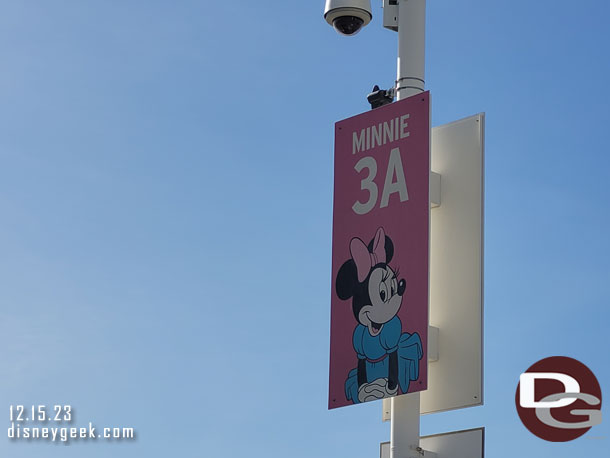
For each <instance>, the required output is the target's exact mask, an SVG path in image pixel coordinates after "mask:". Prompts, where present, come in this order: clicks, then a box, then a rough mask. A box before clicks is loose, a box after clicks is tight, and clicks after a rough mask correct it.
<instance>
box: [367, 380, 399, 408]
mask: <svg viewBox="0 0 610 458" xmlns="http://www.w3.org/2000/svg"><path fill="white" fill-rule="evenodd" d="M396 393H398V385H396V386H395V387H394V389H393V390H390V389H389V388H388V379H387V378H378V379H377V380H373V381H372V382H371V383H365V384H364V385H362V386H361V387H360V388H358V400H359V401H360V402H367V401H374V400H375V399H383V398H387V397H390V396H395V395H396Z"/></svg>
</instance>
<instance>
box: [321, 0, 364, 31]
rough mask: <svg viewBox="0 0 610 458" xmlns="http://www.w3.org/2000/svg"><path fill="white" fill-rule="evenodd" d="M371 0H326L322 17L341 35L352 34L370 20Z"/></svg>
mask: <svg viewBox="0 0 610 458" xmlns="http://www.w3.org/2000/svg"><path fill="white" fill-rule="evenodd" d="M372 18H373V14H372V13H371V0H326V7H325V8H324V19H326V22H328V23H329V24H330V25H332V26H333V27H334V29H335V30H336V31H337V32H339V33H340V34H341V35H354V34H356V33H358V31H360V29H361V28H362V27H364V26H365V25H367V24H368V23H369V22H371V19H372Z"/></svg>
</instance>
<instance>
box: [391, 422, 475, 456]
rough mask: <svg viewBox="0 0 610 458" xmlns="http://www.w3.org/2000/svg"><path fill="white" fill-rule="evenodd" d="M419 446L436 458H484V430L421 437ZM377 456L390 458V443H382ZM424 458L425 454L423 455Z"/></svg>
mask: <svg viewBox="0 0 610 458" xmlns="http://www.w3.org/2000/svg"><path fill="white" fill-rule="evenodd" d="M419 446H420V447H421V448H422V449H424V450H425V451H426V452H432V453H435V454H436V458H483V457H484V456H485V428H477V429H469V430H466V431H456V432H451V433H444V434H435V435H433V436H425V437H422V438H421V439H420V441H419ZM379 456H380V457H381V458H390V443H389V442H383V443H382V444H381V447H380V453H379ZM423 456H424V458H425V456H426V453H424V455H423Z"/></svg>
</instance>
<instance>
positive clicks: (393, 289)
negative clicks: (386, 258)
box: [390, 278, 398, 296]
mask: <svg viewBox="0 0 610 458" xmlns="http://www.w3.org/2000/svg"><path fill="white" fill-rule="evenodd" d="M397 289H398V287H397V286H396V279H395V278H393V279H392V286H391V287H390V291H392V296H393V295H394V294H396V290H397Z"/></svg>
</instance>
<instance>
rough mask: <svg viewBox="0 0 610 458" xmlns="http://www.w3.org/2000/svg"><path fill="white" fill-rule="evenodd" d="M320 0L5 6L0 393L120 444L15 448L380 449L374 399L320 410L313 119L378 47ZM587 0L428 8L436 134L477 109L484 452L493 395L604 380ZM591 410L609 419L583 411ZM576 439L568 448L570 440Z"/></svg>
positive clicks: (559, 447)
mask: <svg viewBox="0 0 610 458" xmlns="http://www.w3.org/2000/svg"><path fill="white" fill-rule="evenodd" d="M323 3H324V2H322V1H317V2H294V1H293V2H286V1H277V0H276V1H268V2H263V3H261V2H251V1H241V0H236V1H232V2H228V1H223V2H210V1H206V2H203V1H199V2H196V1H181V2H163V1H154V0H151V1H146V2H144V1H116V0H115V1H110V0H106V1H87V2H83V1H75V0H72V1H68V0H63V1H60V0H57V1H54V2H44V1H26V2H8V1H2V2H1V5H2V11H3V12H2V15H1V16H0V61H1V63H2V71H1V72H0V161H1V162H0V164H1V166H0V211H1V212H2V224H1V225H0V275H1V278H2V281H1V282H0V285H1V287H0V313H1V319H0V345H1V346H2V350H3V351H2V364H1V365H0V371H1V372H0V406H1V408H2V409H3V411H4V412H5V415H6V417H5V418H6V420H5V425H6V426H7V427H8V406H9V405H11V404H25V405H30V404H46V405H53V404H58V403H60V404H71V405H72V406H73V408H74V410H75V412H76V419H75V423H77V424H78V425H81V424H87V423H88V422H89V421H91V422H93V423H95V424H98V425H100V426H104V425H108V426H133V427H134V428H135V429H136V431H137V435H138V438H137V440H136V441H135V442H133V443H118V444H117V443H112V444H104V443H94V444H91V443H87V444H83V443H74V444H72V445H70V446H63V445H62V444H49V443H42V444H32V443H25V442H17V443H13V442H10V441H8V439H5V440H3V441H0V455H2V456H10V457H15V458H19V457H31V456H39V455H41V454H43V453H44V454H45V455H46V456H50V457H53V456H58V457H59V456H62V457H64V456H66V457H72V456H74V457H77V456H78V457H81V456H87V457H94V458H95V457H106V456H109V455H110V454H112V456H116V457H136V456H137V457H140V456H142V457H144V456H146V457H162V456H169V455H171V456H174V455H175V456H185V457H202V456H227V457H241V456H252V457H267V456H285V455H290V456H292V457H295V458H298V457H310V456H322V457H324V456H346V457H348V456H349V457H354V458H356V457H363V458H364V457H371V456H377V454H378V448H379V442H381V441H386V440H389V425H388V424H383V423H381V421H380V416H381V406H380V404H379V403H372V404H370V405H362V406H357V407H349V408H344V409H338V410H336V411H332V412H329V411H328V410H327V408H326V405H327V381H328V344H329V316H330V314H329V313H330V312H329V302H330V289H331V279H330V259H331V257H330V256H331V228H332V173H333V172H332V157H333V126H334V122H336V121H338V120H340V119H343V118H346V117H348V116H352V115H354V114H357V113H360V112H362V111H365V110H367V109H368V106H367V103H366V99H365V96H366V94H367V93H368V92H369V90H370V89H371V87H372V86H373V85H374V84H379V85H381V86H382V87H389V86H390V85H391V84H392V83H393V81H394V78H395V72H396V69H395V65H396V36H395V34H394V33H393V32H390V31H387V30H385V29H383V28H382V26H381V9H380V4H381V2H380V1H377V0H373V14H374V18H373V21H372V23H371V24H370V25H369V26H367V27H366V28H365V29H364V30H363V31H362V32H361V33H360V34H359V35H357V36H355V37H353V38H350V39H348V38H344V37H340V36H338V35H337V34H336V33H335V32H334V31H333V30H332V28H331V27H329V26H328V25H327V24H326V23H325V22H324V20H323V19H322V11H323V6H324V5H323ZM609 13H610V7H609V6H608V4H607V2H601V1H582V2H579V3H578V5H575V4H574V2H567V1H550V0H541V1H537V2H530V1H525V0H517V1H515V2H510V3H507V2H489V1H483V0H478V1H474V0H467V1H461V2H455V1H440V0H437V1H430V2H428V12H427V43H426V47H427V56H426V57H427V61H426V75H427V76H426V79H427V89H429V90H430V91H431V93H432V124H433V125H440V124H443V123H446V122H451V121H454V120H456V119H459V118H463V117H465V116H469V115H472V114H475V113H478V112H485V113H486V128H487V130H486V196H485V198H486V208H485V212H486V220H485V224H486V226H485V237H486V245H485V400H486V402H485V405H484V406H483V407H477V408H472V409H466V410H462V411H455V412H449V413H444V414H437V415H430V416H426V417H423V419H422V433H423V434H433V433H438V432H444V431H450V430H457V429H465V428H471V427H478V426H485V427H486V432H487V440H486V452H487V454H488V456H494V457H501V458H502V457H509V456H511V457H512V456H514V455H515V453H518V454H519V455H520V456H525V457H527V456H531V457H537V456H551V455H552V456H554V457H566V458H567V457H572V456H574V454H575V453H578V455H581V456H583V455H587V454H599V452H600V451H602V450H604V449H607V448H608V444H609V442H608V441H610V426H609V425H610V423H609V422H608V421H607V420H606V421H604V423H602V424H601V425H600V426H598V427H596V428H595V429H594V430H592V431H590V432H589V433H588V434H587V435H586V436H584V437H583V438H581V439H578V440H577V441H574V442H572V443H568V444H551V443H547V442H543V441H541V440H539V439H537V438H536V437H534V436H532V435H531V434H530V433H529V432H528V431H527V430H526V429H525V428H524V427H523V426H522V424H521V423H520V421H519V419H518V417H517V415H516V411H515V407H514V392H515V389H516V384H517V381H518V377H519V374H520V373H521V372H523V371H524V370H525V369H527V367H529V366H530V365H531V364H533V363H534V362H536V361H537V360H539V359H541V358H544V357H547V356H552V355H565V356H571V357H574V358H577V359H579V360H581V361H582V362H584V363H585V364H587V365H588V366H589V367H590V368H591V369H592V370H593V371H594V372H595V373H596V375H597V377H598V379H599V381H600V383H601V385H602V390H603V391H604V392H607V391H608V387H609V386H610V364H609V363H610V357H609V356H608V348H609V346H608V341H607V335H608V333H607V327H608V325H609V324H610V311H609V308H608V305H609V304H608V292H609V288H610V286H609V285H610V261H609V257H610V243H609V241H608V227H609V224H610V216H609V212H608V208H609V206H608V202H609V201H610V191H609V190H608V186H607V183H608V178H609V176H610V175H609V172H608V170H609V169H610V159H609V156H608V154H607V153H608V146H607V143H608V135H607V134H608V124H609V122H610V115H609V114H608V106H610V86H609V85H608V81H610V60H609V59H608V50H609V46H608V44H609V43H610V29H608V27H607V17H608V15H609ZM606 411H607V409H604V413H605V412H606ZM589 436H590V437H589Z"/></svg>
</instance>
